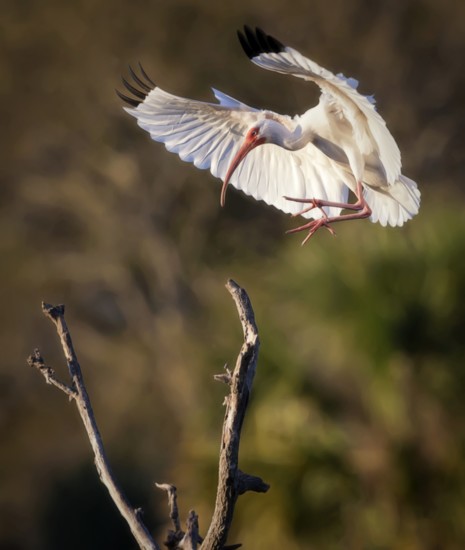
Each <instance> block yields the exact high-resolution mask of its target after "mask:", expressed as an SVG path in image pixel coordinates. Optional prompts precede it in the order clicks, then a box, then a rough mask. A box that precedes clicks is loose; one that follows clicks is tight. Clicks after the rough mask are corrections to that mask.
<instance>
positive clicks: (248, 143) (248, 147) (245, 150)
mask: <svg viewBox="0 0 465 550" xmlns="http://www.w3.org/2000/svg"><path fill="white" fill-rule="evenodd" d="M265 140H266V138H264V137H259V136H258V135H257V136H247V137H246V138H245V140H244V143H243V144H242V146H241V148H240V149H239V151H238V152H237V154H236V156H235V157H234V158H233V160H232V162H231V164H230V165H229V168H228V171H227V173H226V177H225V178H224V182H223V187H222V188H221V196H220V204H221V206H224V203H225V200H226V189H227V187H228V183H229V180H230V179H231V176H232V175H233V174H234V172H235V170H236V168H237V167H238V166H239V164H240V163H241V162H242V161H243V160H244V159H245V157H246V156H247V155H248V154H249V153H250V151H252V149H255V147H258V146H259V145H262V144H263V143H265Z"/></svg>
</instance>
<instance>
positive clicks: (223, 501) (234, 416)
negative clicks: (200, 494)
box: [202, 280, 268, 550]
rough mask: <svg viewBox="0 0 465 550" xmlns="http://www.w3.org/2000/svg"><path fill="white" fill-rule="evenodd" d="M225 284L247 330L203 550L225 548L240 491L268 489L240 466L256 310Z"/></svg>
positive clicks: (240, 291) (234, 285) (254, 357)
mask: <svg viewBox="0 0 465 550" xmlns="http://www.w3.org/2000/svg"><path fill="white" fill-rule="evenodd" d="M226 288H227V289H228V290H229V292H230V294H231V296H232V297H233V299H234V301H235V303H236V307H237V311H238V313H239V318H240V320H241V323H242V329H243V331H244V344H243V345H242V348H241V351H240V353H239V356H238V358H237V361H236V366H235V368H234V372H233V373H232V376H231V378H230V382H229V385H230V393H229V395H228V396H227V398H226V413H225V418H224V423H223V434H222V437H221V446H220V449H221V450H220V463H219V474H218V489H217V493H216V503H215V510H214V512H213V517H212V521H211V524H210V528H209V529H208V532H207V535H206V536H205V540H204V542H203V543H202V550H222V549H224V547H225V543H226V539H227V536H228V531H229V528H230V526H231V522H232V517H233V513H234V507H235V504H236V500H237V498H238V496H239V495H240V494H242V493H243V492H245V491H246V490H260V492H265V491H266V490H267V489H268V486H267V485H266V483H264V482H263V481H262V480H261V479H260V478H256V477H254V476H245V474H243V473H242V472H240V470H239V469H238V460H239V442H240V436H241V429H242V424H243V421H244V416H245V412H246V409H247V404H248V402H249V396H250V391H251V388H252V382H253V379H254V375H255V369H256V365H257V358H258V350H259V346H260V342H259V339H258V329H257V326H256V324H255V316H254V312H253V309H252V305H251V303H250V299H249V297H248V296H247V293H246V291H245V290H244V289H242V288H241V287H239V285H238V284H237V283H235V282H234V281H233V280H229V281H228V282H227V284H226ZM246 477H247V479H249V480H253V483H252V482H251V481H248V482H247V483H245V481H244V480H245V478H246ZM258 480H259V481H260V482H261V483H259V481H258ZM252 487H254V488H255V489H252ZM257 488H259V489H257ZM236 547H237V546H236Z"/></svg>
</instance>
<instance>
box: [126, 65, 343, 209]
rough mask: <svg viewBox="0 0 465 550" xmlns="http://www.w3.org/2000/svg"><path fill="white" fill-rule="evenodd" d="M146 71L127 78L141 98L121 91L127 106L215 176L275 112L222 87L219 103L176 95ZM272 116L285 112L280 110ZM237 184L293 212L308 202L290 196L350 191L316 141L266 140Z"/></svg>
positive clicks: (339, 196)
mask: <svg viewBox="0 0 465 550" xmlns="http://www.w3.org/2000/svg"><path fill="white" fill-rule="evenodd" d="M141 71H142V78H141V77H139V76H138V75H137V74H136V73H135V72H134V71H133V70H132V69H131V75H132V77H133V80H134V82H135V84H136V85H137V87H136V86H134V85H132V84H130V83H129V82H127V81H126V80H124V79H123V82H124V84H125V86H126V88H127V89H128V90H129V91H130V92H131V94H132V95H133V96H135V98H134V97H128V96H125V95H123V94H121V93H120V92H117V93H118V95H119V96H120V97H121V98H122V99H123V100H124V101H126V102H127V103H129V104H130V105H131V106H132V108H125V110H126V111H127V112H128V113H129V114H130V115H132V116H134V117H135V118H136V119H137V123H138V124H139V126H140V127H141V128H143V129H144V130H146V131H147V132H149V134H150V136H151V137H152V139H154V140H155V141H160V142H162V143H164V144H165V147H166V148H167V149H168V151H171V152H173V153H177V154H178V155H179V156H180V158H181V159H182V160H184V161H187V162H192V163H194V165H195V166H197V168H200V169H209V170H210V171H211V173H212V174H213V175H214V176H215V177H217V178H220V179H221V180H224V178H225V176H226V173H227V170H228V167H229V165H230V163H231V161H232V159H233V158H234V157H235V155H236V153H237V152H238V150H239V147H240V146H241V144H242V142H243V140H244V137H245V135H246V133H247V131H248V130H249V128H250V127H252V126H253V125H254V124H256V123H257V121H259V120H261V119H262V118H264V117H266V116H270V113H269V112H268V111H259V110H257V109H254V108H252V107H249V106H248V105H245V104H244V103H241V102H240V101H237V100H235V99H233V98H232V97H230V96H227V95H226V94H223V93H221V92H218V91H217V90H213V92H214V94H215V97H216V98H217V100H218V101H219V103H205V102H201V101H195V100H191V99H184V98H181V97H177V96H174V95H172V94H169V93H168V92H165V91H163V90H162V89H161V88H159V87H156V86H155V87H154V88H153V89H152V85H153V83H152V82H151V81H150V80H149V79H148V77H147V75H146V73H145V72H143V69H142V68H141ZM272 116H273V117H274V118H276V119H279V118H280V117H281V115H277V114H275V113H273V115H272ZM281 118H282V119H285V118H286V117H281ZM231 184H232V185H234V187H236V188H237V189H240V190H242V191H243V192H244V193H246V194H247V195H251V196H252V197H254V198H255V199H257V200H263V201H265V202H266V203H267V204H270V205H272V206H274V207H276V208H278V209H280V210H282V211H283V212H286V213H291V214H295V213H298V212H299V211H300V210H302V205H299V204H298V203H295V202H292V201H288V200H286V199H285V198H284V197H285V196H290V197H293V198H313V197H316V198H318V199H323V200H327V201H332V202H345V201H346V200H347V194H348V189H347V187H346V186H345V185H344V181H343V175H342V173H341V172H340V171H339V169H338V167H337V166H334V163H332V162H331V161H330V160H329V159H328V158H327V157H326V155H324V154H323V153H321V152H320V151H318V150H317V149H316V148H315V147H312V146H309V147H307V148H304V149H301V150H300V151H287V150H285V149H283V148H281V147H278V146H276V145H272V144H265V145H261V146H260V147H257V148H255V149H254V150H253V151H251V153H250V154H249V155H247V157H246V158H245V159H244V161H243V162H242V163H241V164H240V165H239V167H238V169H237V170H236V172H235V173H234V174H233V176H232V178H231ZM325 210H326V212H327V214H328V215H331V216H332V215H337V214H338V213H339V211H340V209H338V208H326V209H325ZM305 217H307V218H318V217H321V212H320V211H319V210H318V209H314V210H313V211H311V212H309V213H306V214H305Z"/></svg>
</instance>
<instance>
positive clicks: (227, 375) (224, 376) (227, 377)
mask: <svg viewBox="0 0 465 550" xmlns="http://www.w3.org/2000/svg"><path fill="white" fill-rule="evenodd" d="M223 368H224V370H225V371H226V372H222V373H221V374H214V375H213V378H214V379H215V380H216V381H217V382H223V384H226V385H227V386H230V385H231V378H232V374H231V371H230V370H229V369H228V363H226V364H225V366H224V367H223Z"/></svg>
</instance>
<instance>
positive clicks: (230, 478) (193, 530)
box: [28, 280, 269, 550]
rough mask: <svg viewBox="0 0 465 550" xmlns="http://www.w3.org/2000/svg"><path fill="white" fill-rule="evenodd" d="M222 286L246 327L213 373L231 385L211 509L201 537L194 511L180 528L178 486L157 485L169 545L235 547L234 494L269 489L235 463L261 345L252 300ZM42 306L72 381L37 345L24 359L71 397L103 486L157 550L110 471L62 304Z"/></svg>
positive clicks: (211, 549)
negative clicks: (230, 363)
mask: <svg viewBox="0 0 465 550" xmlns="http://www.w3.org/2000/svg"><path fill="white" fill-rule="evenodd" d="M226 288H227V289H228V290H229V292H230V294H231V296H232V297H233V299H234V301H235V303H236V307H237V310H238V313H239V318H240V320H241V323H242V328H243V331H244V344H243V345H242V348H241V351H240V353H239V356H238V358H237V361H236V366H235V368H234V371H233V372H232V373H231V372H230V371H229V370H228V369H227V368H226V374H221V375H216V376H215V379H216V380H219V381H221V382H224V383H226V384H227V385H228V386H229V388H230V391H229V395H228V396H227V397H226V399H225V403H226V413H225V418H224V423H223V433H222V438H221V449H220V461H219V473H218V489H217V496H216V503H215V510H214V512H213V517H212V521H211V524H210V527H209V529H208V532H207V535H206V537H205V540H203V539H202V537H201V536H200V535H199V524H198V516H197V514H196V513H195V512H194V511H193V510H191V511H190V512H189V516H188V519H187V522H186V532H184V531H182V530H181V527H180V521H179V513H178V507H177V502H176V487H174V485H169V484H156V485H157V487H158V488H159V489H162V490H165V491H166V492H167V493H168V502H169V506H170V518H171V520H172V522H173V526H174V531H169V533H168V539H167V540H166V541H165V546H167V547H168V548H172V549H179V550H181V549H184V550H196V549H197V548H198V547H199V545H200V547H201V550H234V549H236V548H239V547H240V546H241V545H240V544H233V545H231V546H226V539H227V536H228V532H229V528H230V526H231V522H232V518H233V513H234V507H235V504H236V501H237V498H238V496H239V495H241V494H243V493H245V492H246V491H255V492H259V493H264V492H266V491H267V490H268V488H269V486H268V485H267V484H266V483H265V482H264V481H263V480H262V479H260V478H259V477H256V476H253V475H248V474H245V473H243V472H241V470H239V468H238V460H239V442H240V437H241V429H242V424H243V421H244V416H245V412H246V409H247V405H248V402H249V396H250V392H251V389H252V382H253V379H254V375H255V369H256V365H257V357H258V349H259V345H260V344H259V340H258V330H257V326H256V324H255V318H254V313H253V310H252V305H251V303H250V300H249V297H248V296H247V293H246V292H245V290H244V289H242V288H240V287H239V286H238V285H237V284H236V283H235V282H234V281H232V280H229V281H228V282H227V284H226ZM42 310H43V312H44V314H45V315H46V316H47V317H48V318H49V319H50V320H51V321H52V322H53V323H54V325H55V327H56V330H57V333H58V336H59V338H60V341H61V346H62V348H63V351H64V354H65V357H66V362H67V365H68V370H69V374H70V378H71V383H70V384H69V385H68V384H65V383H63V382H61V381H60V380H58V378H57V377H56V375H55V372H54V370H53V369H52V368H51V367H48V366H47V365H46V364H45V361H44V359H43V358H42V356H41V354H40V352H39V350H37V349H36V350H35V351H34V353H33V354H32V355H31V356H30V357H29V358H28V363H29V365H31V366H33V367H35V368H36V369H37V370H38V371H39V372H40V373H41V374H42V375H43V376H44V378H45V380H46V382H47V383H48V384H52V385H54V386H55V387H57V388H58V389H59V390H61V391H62V392H63V393H65V394H66V395H67V396H68V398H69V399H70V400H74V402H75V404H76V406H77V408H78V411H79V414H80V416H81V419H82V422H83V424H84V427H85V429H86V432H87V435H88V438H89V441H90V444H91V447H92V450H93V452H94V457H95V465H96V467H97V471H98V474H99V477H100V480H101V481H102V483H103V484H104V485H105V486H106V487H107V489H108V491H109V493H110V496H111V498H112V499H113V501H114V502H115V504H116V506H117V507H118V509H119V511H120V513H121V515H122V516H123V517H124V518H125V519H126V521H127V523H128V525H129V528H130V529H131V532H132V534H133V536H134V538H135V540H136V541H137V543H138V545H139V547H140V548H141V549H142V550H160V549H159V546H158V545H157V544H156V542H155V541H154V540H153V538H152V536H151V535H150V533H149V531H148V529H147V527H146V526H145V524H144V523H143V522H142V519H141V514H140V510H138V509H134V508H133V507H132V506H131V505H130V503H129V501H128V500H127V498H126V497H125V495H124V493H123V491H122V490H121V488H120V487H119V486H118V484H117V482H116V479H115V478H114V476H113V474H112V472H111V469H110V466H109V462H108V460H107V457H106V454H105V450H104V447H103V442H102V438H101V436H100V432H99V429H98V427H97V423H96V420H95V417H94V413H93V410H92V405H91V402H90V399H89V396H88V394H87V390H86V387H85V385H84V379H83V376H82V371H81V367H80V365H79V362H78V359H77V356H76V352H75V351H74V347H73V343H72V340H71V335H70V333H69V330H68V327H67V324H66V321H65V317H64V312H65V308H64V306H63V305H59V306H51V305H49V304H44V303H43V304H42Z"/></svg>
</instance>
